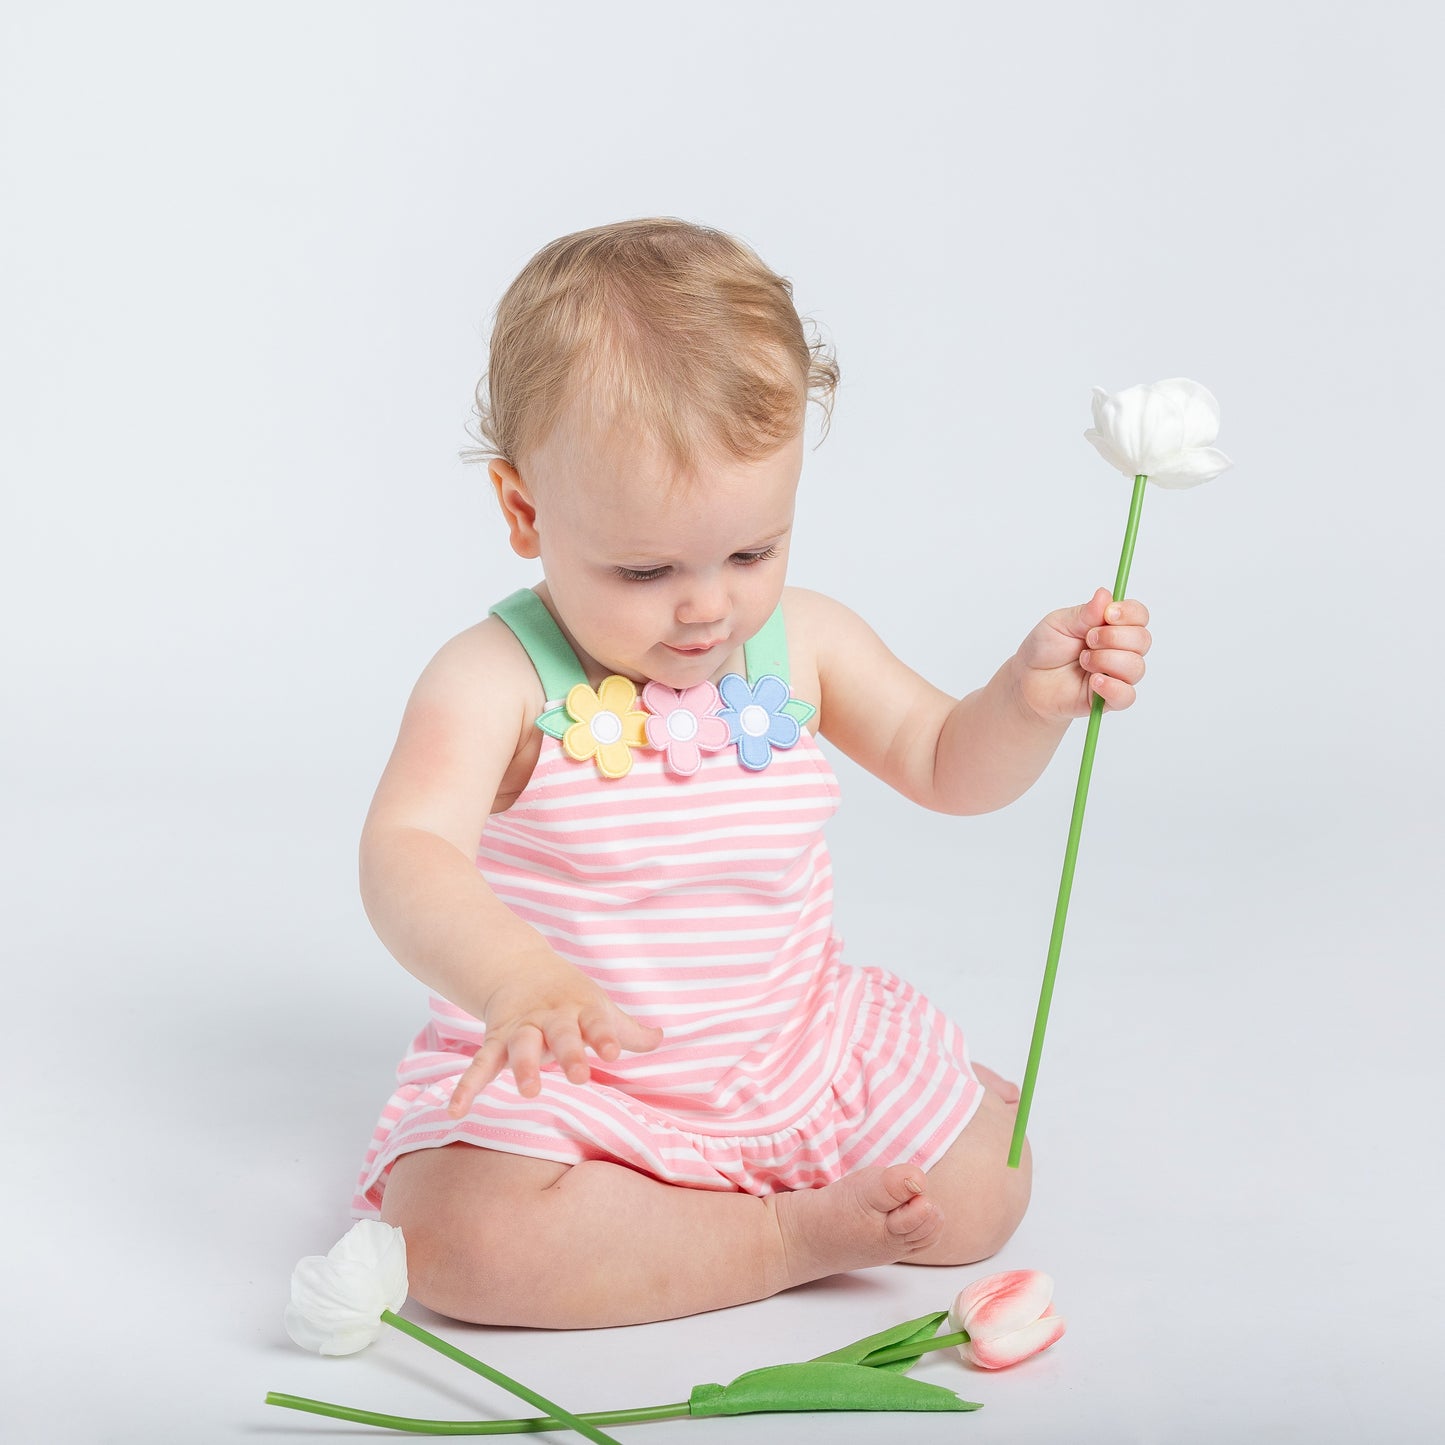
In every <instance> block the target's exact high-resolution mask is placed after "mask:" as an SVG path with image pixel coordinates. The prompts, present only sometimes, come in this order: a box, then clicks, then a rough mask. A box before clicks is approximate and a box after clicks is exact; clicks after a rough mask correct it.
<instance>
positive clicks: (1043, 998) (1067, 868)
mask: <svg viewBox="0 0 1445 1445" xmlns="http://www.w3.org/2000/svg"><path fill="white" fill-rule="evenodd" d="M1148 480H1149V479H1148V477H1146V476H1136V477H1135V478H1134V496H1133V499H1132V500H1131V502H1130V504H1129V525H1128V528H1127V529H1126V530H1125V533H1124V550H1123V552H1122V553H1121V554H1120V556H1119V573H1118V576H1117V577H1116V578H1115V579H1114V601H1115V602H1118V601H1119V600H1120V599H1122V597H1123V596H1124V589H1125V588H1126V587H1127V586H1128V585H1129V568H1130V566H1131V564H1132V563H1133V561H1134V540H1135V538H1136V537H1137V536H1138V535H1139V514H1140V512H1141V511H1142V510H1143V507H1144V485H1145V483H1146V482H1147V481H1148ZM1103 716H1104V699H1103V698H1102V697H1101V696H1099V694H1097V693H1095V694H1094V701H1093V703H1092V704H1091V705H1090V707H1089V730H1088V732H1087V733H1086V734H1085V735H1084V756H1083V759H1082V760H1081V761H1080V763H1079V783H1078V787H1077V788H1076V789H1075V790H1074V816H1073V818H1072V819H1071V820H1070V822H1069V842H1068V846H1067V847H1066V848H1065V849H1064V872H1063V877H1062V878H1060V880H1059V897H1058V901H1057V903H1056V904H1055V905H1054V930H1053V934H1052V936H1051V937H1050V939H1049V957H1048V962H1047V963H1045V965H1044V982H1043V987H1042V988H1040V990H1039V1008H1038V1013H1037V1014H1036V1015H1035V1016H1034V1036H1033V1041H1032V1043H1031V1044H1030V1045H1029V1063H1028V1068H1027V1069H1026V1070H1025V1072H1024V1081H1023V1086H1022V1087H1021V1088H1020V1090H1019V1109H1018V1115H1017V1117H1016V1118H1015V1119H1014V1134H1013V1141H1012V1143H1011V1144H1010V1145H1009V1152H1008V1163H1009V1168H1010V1169H1017V1168H1018V1167H1019V1160H1020V1159H1021V1158H1022V1157H1023V1152H1024V1130H1025V1129H1027V1128H1028V1123H1029V1108H1030V1106H1031V1105H1032V1104H1033V1100H1034V1082H1035V1080H1036V1079H1037V1078H1038V1073H1039V1057H1040V1055H1042V1053H1043V1051H1044V1031H1045V1030H1046V1029H1047V1028H1048V1026H1049V1005H1050V1004H1051V1003H1052V1002H1053V997H1054V975H1055V974H1056V973H1057V972H1058V967H1059V953H1060V951H1061V950H1062V949H1063V946H1064V921H1065V919H1067V918H1068V916H1069V894H1070V893H1071V892H1072V890H1073V886H1074V863H1075V861H1076V860H1077V858H1078V856H1079V835H1080V833H1082V832H1083V830H1084V807H1085V805H1086V804H1087V803H1088V801H1089V778H1090V777H1091V775H1092V774H1093V771H1094V749H1095V748H1096V747H1097V745H1098V742H1099V723H1100V721H1101V720H1102V718H1103Z"/></svg>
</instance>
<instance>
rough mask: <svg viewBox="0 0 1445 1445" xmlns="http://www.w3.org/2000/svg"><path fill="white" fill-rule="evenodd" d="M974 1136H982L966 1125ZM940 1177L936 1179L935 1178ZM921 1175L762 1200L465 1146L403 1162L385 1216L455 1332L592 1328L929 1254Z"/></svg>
mask: <svg viewBox="0 0 1445 1445" xmlns="http://www.w3.org/2000/svg"><path fill="white" fill-rule="evenodd" d="M970 1127H972V1126H970ZM940 1167H941V1166H940ZM925 1184H926V1177H925V1175H924V1172H923V1171H922V1170H921V1169H918V1168H916V1167H914V1166H913V1165H895V1166H893V1167H891V1168H888V1169H878V1168H871V1169H863V1170H859V1171H858V1172H857V1173H855V1174H850V1175H849V1176H848V1177H847V1178H845V1179H840V1180H839V1181H838V1182H837V1183H836V1184H830V1185H827V1186H826V1187H824V1188H822V1189H805V1190H798V1191H795V1192H793V1193H782V1194H774V1195H769V1196H767V1197H764V1198H761V1199H760V1198H757V1197H755V1196H753V1195H750V1194H740V1193H733V1192H721V1191H713V1190H704V1189H688V1188H683V1187H680V1186H678V1185H673V1184H664V1183H662V1182H660V1181H659V1180H656V1179H653V1178H651V1177H650V1176H648V1175H645V1174H640V1173H638V1172H637V1171H636V1170H634V1169H628V1168H624V1167H623V1166H621V1165H618V1164H609V1163H604V1162H602V1161H588V1162H586V1163H582V1164H575V1165H572V1166H570V1167H569V1166H567V1165H563V1164H552V1163H549V1162H547V1161H546V1160H542V1159H530V1158H526V1157H524V1156H522V1155H516V1154H503V1153H499V1152H497V1151H495V1150H491V1149H482V1148H478V1147H476V1146H474V1145H470V1144H451V1145H445V1146H443V1147H442V1148H439V1149H421V1150H417V1151H416V1152H414V1153H410V1154H404V1155H402V1157H401V1158H400V1159H398V1160H397V1161H396V1163H395V1165H393V1167H392V1171H391V1175H390V1177H389V1178H388V1180H387V1186H386V1194H385V1196H384V1198H383V1201H382V1218H383V1219H384V1220H386V1222H387V1223H388V1224H394V1225H397V1226H398V1227H400V1229H401V1230H402V1232H403V1233H404V1235H405V1236H406V1250H407V1268H408V1274H409V1277H410V1282H411V1293H412V1296H413V1298H415V1299H417V1300H419V1301H420V1302H421V1303H422V1304H424V1305H425V1306H426V1307H427V1308H428V1309H433V1310H436V1311H437V1312H438V1313H439V1314H444V1315H450V1316H452V1317H453V1318H454V1319H462V1320H471V1321H474V1322H476V1323H478V1324H490V1325H532V1326H542V1327H547V1328H553V1329H586V1328H591V1327H594V1326H600V1325H627V1324H643V1323H646V1322H647V1321H650V1320H661V1319H672V1318H674V1317H676V1316H679V1315H688V1314H698V1313H700V1312H702V1311H703V1310H714V1309H721V1308H723V1307H724V1306H727V1305H735V1304H743V1303H746V1302H747V1301H749V1300H757V1299H763V1298H765V1297H766V1296H768V1295H772V1294H776V1293H777V1292H778V1291H779V1290H784V1289H788V1288H790V1287H792V1286H793V1285H797V1284H803V1283H805V1282H806V1281H808V1280H811V1279H820V1278H822V1277H823V1276H824V1275H829V1274H838V1273H841V1272H843V1271H845V1270H850V1269H861V1268H864V1267H865V1266H868V1265H875V1264H890V1263H893V1262H896V1261H897V1260H900V1259H906V1258H908V1257H910V1256H911V1255H913V1254H914V1253H916V1252H917V1251H920V1250H923V1249H926V1248H927V1246H928V1245H929V1243H930V1242H931V1241H932V1240H933V1239H934V1237H935V1236H936V1235H937V1234H938V1232H939V1229H940V1227H941V1225H942V1221H941V1218H940V1215H939V1212H938V1210H937V1209H936V1208H935V1207H934V1206H933V1205H932V1204H931V1203H930V1201H929V1199H928V1197H927V1196H926V1195H925V1194H924V1192H923V1191H924V1188H925Z"/></svg>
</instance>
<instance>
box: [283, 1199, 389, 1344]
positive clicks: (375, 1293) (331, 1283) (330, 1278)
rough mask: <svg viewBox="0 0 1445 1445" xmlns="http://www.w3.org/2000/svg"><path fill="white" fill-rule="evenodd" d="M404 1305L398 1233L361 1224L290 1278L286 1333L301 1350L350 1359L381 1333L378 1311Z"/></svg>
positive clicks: (310, 1258)
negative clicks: (347, 1356)
mask: <svg viewBox="0 0 1445 1445" xmlns="http://www.w3.org/2000/svg"><path fill="white" fill-rule="evenodd" d="M405 1303H406V1241H405V1240H404V1239H403V1238H402V1235H401V1230H399V1229H395V1228H393V1227H392V1226H391V1225H390V1224H382V1223H381V1222H380V1220H376V1219H363V1220H362V1221H361V1222H360V1223H359V1224H357V1225H354V1226H353V1227H352V1228H351V1229H350V1230H349V1231H348V1232H347V1233H346V1234H344V1235H342V1237H341V1238H340V1239H339V1240H337V1241H336V1243H335V1244H333V1245H332V1246H331V1250H330V1252H329V1253H328V1254H326V1255H324V1256H323V1255H319V1254H310V1255H307V1256H306V1258H305V1259H303V1260H302V1261H301V1262H300V1263H299V1264H298V1265H297V1266H296V1268H295V1270H293V1271H292V1274H291V1303H290V1304H289V1305H288V1306H287V1307H286V1333H287V1334H288V1335H290V1336H291V1338H292V1339H293V1340H295V1341H296V1343H297V1344H298V1345H300V1346H301V1347H302V1349H306V1350H315V1351H316V1352H317V1353H318V1354H322V1355H354V1354H355V1353H356V1352H357V1350H364V1349H365V1348H366V1347H367V1345H369V1344H370V1343H371V1342H372V1341H373V1340H374V1339H375V1338H376V1337H377V1336H378V1335H379V1334H380V1333H381V1329H382V1320H381V1312H382V1310H392V1311H396V1310H399V1309H400V1308H401V1307H402V1305H404V1304H405Z"/></svg>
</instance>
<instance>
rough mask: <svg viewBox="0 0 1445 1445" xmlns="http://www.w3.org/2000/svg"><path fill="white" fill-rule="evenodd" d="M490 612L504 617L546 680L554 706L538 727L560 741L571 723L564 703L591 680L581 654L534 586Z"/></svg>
mask: <svg viewBox="0 0 1445 1445" xmlns="http://www.w3.org/2000/svg"><path fill="white" fill-rule="evenodd" d="M489 611H490V612H491V613H492V615H493V616H494V617H500V618H501V619H502V621H503V622H505V623H506V624H507V626H508V627H510V628H511V629H512V631H513V632H514V633H515V634H516V637H517V641H518V642H520V643H521V644H522V646H523V647H525V648H526V649H527V656H528V657H530V658H531V659H532V666H533V667H535V668H536V669H537V676H538V677H540V678H541V679H542V692H543V693H544V694H545V696H546V698H547V701H548V703H549V704H553V706H549V707H548V709H547V711H546V712H544V713H543V714H542V716H541V717H539V718H538V719H537V726H538V727H539V728H541V729H542V731H543V732H544V733H547V734H548V735H549V736H551V737H554V738H560V737H561V736H562V734H563V733H564V732H565V731H566V729H567V724H568V722H569V721H570V719H569V718H568V717H567V715H566V708H565V707H563V706H562V703H563V701H564V700H565V699H566V697H567V694H568V693H569V692H571V691H572V689H573V688H574V687H575V686H576V685H577V684H578V683H579V682H582V683H585V682H586V681H587V674H586V673H585V672H583V671H582V664H581V663H580V662H578V661H577V654H576V653H575V652H573V651H572V648H571V646H570V644H569V643H568V641H567V639H566V638H565V637H563V636H562V629H561V628H560V627H558V626H557V623H556V622H555V621H554V620H553V617H552V614H551V613H550V612H548V611H547V607H546V604H545V603H544V602H543V601H542V599H541V598H540V597H538V596H537V594H536V593H535V592H533V591H532V589H531V588H530V587H522V588H519V589H518V590H517V591H516V592H514V593H512V595H511V596H510V597H504V598H503V599H502V600H501V601H500V602H498V603H497V604H496V606H495V607H492V608H490V609H489Z"/></svg>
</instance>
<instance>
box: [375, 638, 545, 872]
mask: <svg viewBox="0 0 1445 1445" xmlns="http://www.w3.org/2000/svg"><path fill="white" fill-rule="evenodd" d="M545 701H546V700H545V699H544V698H543V697H542V685H541V682H540V681H539V679H538V677H537V673H536V670H535V669H534V668H533V667H532V664H531V660H530V659H529V658H528V656H527V654H526V651H525V650H524V649H523V647H522V645H521V643H519V642H518V641H517V639H516V637H515V636H514V635H513V633H512V631H511V629H510V628H509V627H507V625H506V624H505V623H504V622H501V621H499V620H498V619H497V618H495V617H489V618H486V619H485V620H484V621H482V622H478V623H477V624H476V625H475V626H473V627H469V628H467V629H466V631H465V632H460V633H458V634H457V635H456V636H455V637H453V638H452V639H451V640H450V641H449V642H447V643H445V644H444V645H443V646H442V647H441V648H439V649H438V651H437V653H436V655H435V656H434V657H433V658H432V660H431V661H430V662H429V663H427V665H426V667H425V668H424V669H423V671H422V675H421V677H420V678H418V679H417V683H416V686H415V687H414V688H413V689H412V693H411V697H410V699H409V700H408V702H407V705H406V712H405V713H404V714H403V716H402V720H401V729H400V731H399V733H398V735H397V740H396V746H395V747H394V748H393V750H392V755H391V759H390V761H389V762H388V763H387V766H386V771H385V773H384V774H383V775H382V779H381V783H380V784H379V786H378V788H377V793H376V798H375V799H374V800H373V803H372V811H371V815H370V819H369V821H368V828H374V827H382V826H387V825H392V824H395V825H399V826H406V827H418V828H424V829H427V830H429V831H431V832H434V833H437V834H439V835H440V836H442V837H445V838H449V839H451V840H452V841H453V842H455V843H456V845H457V846H458V847H459V848H466V847H469V846H471V844H472V843H475V841H476V838H477V836H478V833H479V832H480V828H481V823H482V821H483V820H485V818H486V816H487V814H488V813H489V812H491V811H492V810H493V809H494V808H495V807H496V806H497V803H498V800H499V799H509V798H510V797H511V796H512V795H513V794H514V793H515V792H516V791H517V783H516V778H517V777H519V776H521V774H522V773H524V772H529V771H530V766H531V762H532V761H533V760H534V755H535V747H533V757H532V758H528V757H527V756H526V754H527V749H528V747H529V745H532V744H533V742H534V740H533V738H532V734H533V733H534V732H535V729H534V728H533V727H532V719H534V718H535V717H536V716H537V714H538V713H539V712H541V711H542V708H543V706H544V704H545ZM468 840H470V842H469V841H468Z"/></svg>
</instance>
